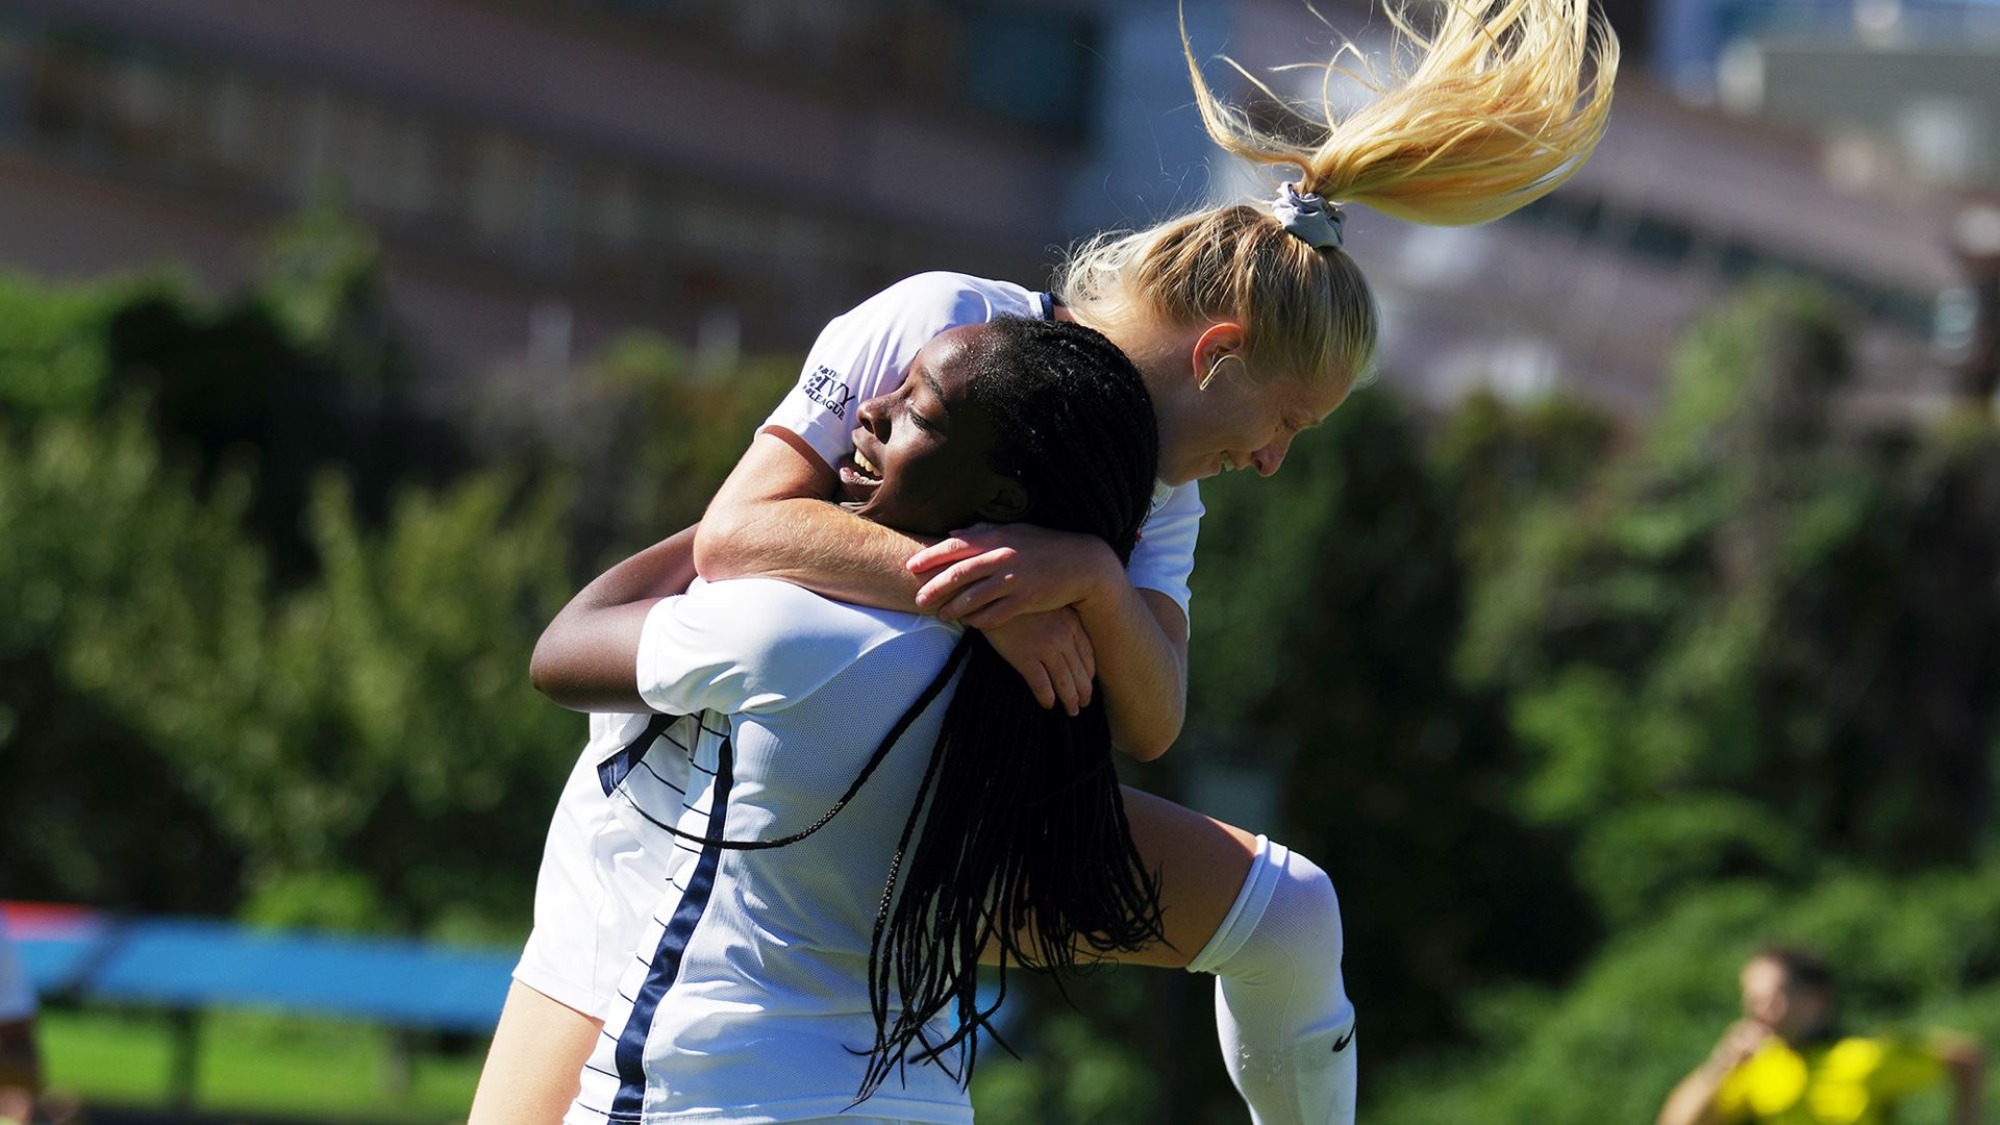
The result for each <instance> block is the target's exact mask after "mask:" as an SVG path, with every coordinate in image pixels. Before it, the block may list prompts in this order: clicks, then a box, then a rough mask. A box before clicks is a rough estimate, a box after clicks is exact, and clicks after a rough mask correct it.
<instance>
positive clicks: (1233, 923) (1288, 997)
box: [1188, 836, 1356, 1125]
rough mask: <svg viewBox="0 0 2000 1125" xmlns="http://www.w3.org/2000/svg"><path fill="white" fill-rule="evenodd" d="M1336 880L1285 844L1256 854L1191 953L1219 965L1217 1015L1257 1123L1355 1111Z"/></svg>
mask: <svg viewBox="0 0 2000 1125" xmlns="http://www.w3.org/2000/svg"><path fill="white" fill-rule="evenodd" d="M1342 944H1343V943H1342V938H1341V930H1340V900H1339V899H1338V898H1336V897H1335V895H1334V893H1333V880H1331V879H1329V878H1327V875H1326V872H1324V871H1321V870H1320V869H1319V867H1318V866H1317V865H1315V864H1314V863H1313V862H1312V861H1311V860H1309V859H1306V858H1305V857H1304V856H1301V855H1298V854H1296V853H1294V852H1292V851H1291V849H1289V848H1287V847H1285V846H1284V845H1283V844H1274V843H1272V842H1271V841H1270V840H1268V839H1266V838H1264V837H1262V836H1259V837H1257V858H1256V859H1255V860H1254V861H1253V862H1252V863H1251V865H1250V874H1249V876H1248V877H1247V878H1245V879H1244V880H1243V889H1242V890H1241V891H1239V892H1237V895H1236V902H1235V904H1234V905H1232V906H1231V907H1230V908H1229V916H1228V917H1226V918H1224V919H1223V921H1222V925H1221V926H1220V927H1218V928H1217V929H1216V931H1215V936H1214V937H1211V938H1209V939H1208V944H1207V945H1205V946H1203V947H1202V949H1201V952H1199V953H1197V954H1195V957H1194V960H1193V961H1191V962H1189V963H1188V971H1189V972H1191V973H1213V974H1215V978H1216V979H1215V1025H1216V1030H1217V1032H1218V1033H1220V1035H1221V1037H1222V1058H1223V1062H1224V1063H1225V1064H1227V1065H1228V1067H1229V1078H1230V1081H1232V1082H1234V1083H1235V1084H1236V1090H1237V1092H1238V1093H1240V1094H1242V1095H1243V1100H1244V1102H1245V1103H1247V1104H1248V1105H1249V1107H1250V1120H1251V1121H1253V1122H1254V1123H1255V1125H1328V1123H1338V1125H1348V1123H1350V1122H1352V1121H1353V1120H1354V1085H1355V1068H1354V1056H1355V1050H1356V1048H1355V1045H1354V1005H1353V1004H1352V1003H1350V1002H1349V1001H1348V999H1347V990H1346V989H1345V988H1344V987H1342V985H1341V977H1340V955H1341V950H1342Z"/></svg>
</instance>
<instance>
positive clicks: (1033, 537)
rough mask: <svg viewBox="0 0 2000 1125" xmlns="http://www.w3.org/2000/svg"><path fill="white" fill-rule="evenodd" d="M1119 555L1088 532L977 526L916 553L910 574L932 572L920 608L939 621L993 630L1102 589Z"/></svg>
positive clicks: (922, 591)
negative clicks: (1101, 582) (1104, 576)
mask: <svg viewBox="0 0 2000 1125" xmlns="http://www.w3.org/2000/svg"><path fill="white" fill-rule="evenodd" d="M1107 563H1108V564H1109V565H1110V566H1111V567H1112V568H1114V569H1119V570H1121V571H1122V568H1119V567H1118V566H1117V563H1118V558H1117V556H1116V555H1114V554H1112V553H1111V548H1110V547H1108V546H1106V545H1105V543H1104V541H1103V540H1101V539H1098V538H1096V537H1094V536H1089V535H1073V534H1070V533H1068V532H1062V531H1050V530H1048V529H1047V528H1041V527H1036V526H1034V525H1033V524H1025V523H1015V524H1006V525H997V524H984V523H982V524H976V525H974V526H972V527H969V528H965V529H964V530H962V531H955V532H953V533H952V534H951V535H949V536H947V537H946V538H944V539H941V540H939V541H938V542H936V543H934V544H932V545H931V546H929V547H926V548H924V549H923V550H921V551H918V552H917V553H916V554H914V555H911V556H910V560H909V563H908V564H907V565H908V566H909V568H910V572H911V573H912V574H916V575H919V576H923V575H929V577H928V578H927V579H926V581H925V582H924V585H923V588H922V589H920V590H918V591H917V608H919V609H922V610H926V611H928V612H932V613H935V614H937V616H938V619H939V620H941V621H962V622H964V623H965V624H967V625H970V626H972V627H974V628H976V629H985V630H991V629H992V628H993V627H994V626H996V625H1000V624H1004V623H1005V622H1007V621H1010V620H1012V619H1013V618H1014V617H1016V616H1018V615H1020V614H1024V613H1043V612H1047V611H1049V610H1053V609H1059V608H1061V607H1063V606H1070V605H1075V604H1076V603H1078V602H1080V601H1082V600H1083V599H1084V598H1086V597H1088V596H1089V595H1090V593H1091V592H1092V591H1093V590H1094V589H1096V586H1097V583H1098V580H1099V578H1100V577H1101V576H1102V574H1103V573H1105V571H1104V568H1105V566H1106V564H1107Z"/></svg>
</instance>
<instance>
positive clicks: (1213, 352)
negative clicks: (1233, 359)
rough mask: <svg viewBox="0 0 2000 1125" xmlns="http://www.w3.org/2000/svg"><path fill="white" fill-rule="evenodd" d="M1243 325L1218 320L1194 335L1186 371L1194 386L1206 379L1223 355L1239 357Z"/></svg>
mask: <svg viewBox="0 0 2000 1125" xmlns="http://www.w3.org/2000/svg"><path fill="white" fill-rule="evenodd" d="M1243 335H1244V333H1243V326H1242V325H1241V324H1238V323H1236V322H1235V321H1233V320H1220V321H1217V322H1215V323H1214V324H1211V325H1209V326H1208V328H1207V329H1205V330H1204V331H1203V332H1202V334H1201V335H1199V336H1197V337H1195V341H1194V350H1193V352H1191V353H1190V354H1189V356H1188V371H1189V373H1190V374H1191V375H1193V377H1194V383H1195V386H1196V387H1200V386H1201V385H1202V384H1203V383H1204V382H1205V381H1206V380H1207V379H1208V373H1209V372H1210V371H1212V370H1214V369H1215V365H1216V364H1218V363H1220V362H1222V359H1223V357H1224V356H1230V355H1234V356H1237V357H1238V358H1239V359H1240V358H1241V356H1242V353H1243Z"/></svg>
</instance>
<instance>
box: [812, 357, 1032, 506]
mask: <svg viewBox="0 0 2000 1125" xmlns="http://www.w3.org/2000/svg"><path fill="white" fill-rule="evenodd" d="M985 329H986V326H985V325H983V324H973V325H966V326H964V327H960V328H954V329H951V330H950V331H947V332H943V333H940V334H939V335H938V336H936V337H935V338H933V339H932V340H931V341H930V342H929V343H927V344H925V345H924V346H923V348H922V349H921V350H920V351H918V352H917V355H916V358H915V359H913V360H912V361H911V362H910V369H909V372H908V373H907V374H906V375H905V376H904V378H903V385H902V386H900V387H898V388H896V389H895V390H894V391H891V392H889V393H888V394H885V395H878V396H876V397H875V398H871V399H868V400H867V401H865V402H863V403H862V404H861V407H860V409H859V410H857V411H856V412H855V421H856V422H858V423H859V425H858V427H857V428H856V429H855V431H854V455H853V457H852V458H851V459H849V460H846V461H843V462H842V463H841V464H840V465H839V467H838V472H839V475H840V488H839V501H840V505H841V507H843V508H846V509H847V510H848V511H851V512H853V513H854V514H855V515H858V516H861V517H863V518H864V519H869V520H873V521H874V522H876V523H879V524H883V525H885V526H887V527H893V528H897V529H899V530H902V531H908V532H912V533H914V534H919V535H943V534H945V533H947V532H950V531H954V530H956V529H958V528H962V527H966V526H968V525H970V524H974V523H978V522H980V521H982V520H1005V519H1010V518H1016V517H1018V516H1019V514H1020V512H1019V509H1020V508H1021V507H1024V506H1025V503H1026V493H1025V491H1023V490H1022V488H1021V486H1020V484H1019V483H1018V482H1016V481H1014V480H1013V479H1012V478H1010V477H1008V476H1005V475H1004V474H1002V473H1000V472H998V471H997V470H995V469H994V468H993V462H994V453H995V448H996V444H997V438H996V436H995V433H994V429H993V424H992V421H991V420H990V419H988V418H987V416H986V413H985V411H983V410H982V409H980V408H979V407H978V406H976V405H974V404H973V403H972V402H971V401H970V400H969V399H967V397H966V394H965V386H966V379H965V372H966V369H967V365H966V363H965V362H964V360H965V359H966V357H967V355H968V353H969V351H970V349H971V348H972V346H973V345H974V343H975V342H976V341H977V340H978V336H979V334H980V333H981V332H983V331H985Z"/></svg>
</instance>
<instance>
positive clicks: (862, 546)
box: [694, 427, 927, 612]
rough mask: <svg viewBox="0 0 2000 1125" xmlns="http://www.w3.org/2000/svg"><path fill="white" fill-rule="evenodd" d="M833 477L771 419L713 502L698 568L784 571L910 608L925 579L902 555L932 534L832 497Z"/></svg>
mask: <svg viewBox="0 0 2000 1125" xmlns="http://www.w3.org/2000/svg"><path fill="white" fill-rule="evenodd" d="M834 483H835V478H834V475H833V470H832V469H830V468H828V467H827V465H826V463H825V462H824V461H822V460H820V457H819V454H817V453H815V452H813V451H812V449H811V447H809V446H807V445H806V444H805V443H804V441H803V440H802V439H800V438H798V437H796V436H794V435H792V434H790V433H788V432H786V431H784V430H781V429H778V428H775V427H767V428H766V429H765V430H764V431H763V432H762V433H759V434H758V435H757V438H756V440H755V441H753V442H752V443H751V445H750V448H749V449H748V450H747V451H745V452H744V454H743V459H742V460H740V461H738V462H737V463H736V468H734V469H732V470H731V471H730V473H729V478H728V479H727V480H725V481H723V483H722V487H721V488H720V489H719V490H717V492H716V494H715V499H714V500H712V501H710V502H709V506H708V511H707V513H706V514H704V515H703V517H702V521H701V533H700V535H699V536H698V537H697V538H696V539H695V548H694V563H695V568H696V569H697V570H699V571H700V572H701V574H702V577H704V578H707V579H710V580H711V581H714V580H720V579H725V578H748V577H765V578H782V579H784V580H785V581H787V582H792V583H794V584H796V585H799V586H803V587H805V588H806V589H808V590H812V591H814V592H815V593H819V594H824V595H826V596H828V597H831V598H838V599H840V600H842V601H848V602H854V603H856V604H857V605H867V606H874V607H876V608H878V609H894V610H902V611H904V612H909V611H911V609H912V607H913V606H914V604H915V599H916V593H917V585H918V583H917V580H916V578H915V577H914V576H913V575H911V574H910V572H909V570H908V568H907V567H905V566H904V565H903V562H904V560H905V559H908V558H909V557H910V555H911V554H913V553H915V552H916V551H919V550H921V549H923V548H924V547H925V546H926V545H927V541H925V540H922V539H918V538H915V537H913V536H910V535H906V534H904V533H903V532H900V531H896V530H893V529H891V528H887V527H883V526H882V525H880V524H877V523H870V522H869V521H867V520H864V519H862V518H860V517H859V516H856V515H853V514H852V513H850V512H848V511H846V510H844V509H842V508H841V507H839V506H838V505H835V504H831V503H828V502H827V497H829V496H830V495H832V493H833V487H834Z"/></svg>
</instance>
